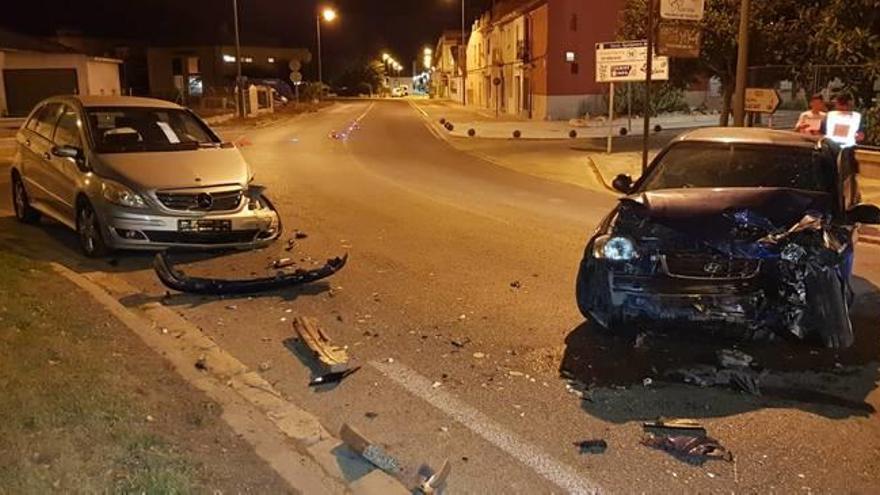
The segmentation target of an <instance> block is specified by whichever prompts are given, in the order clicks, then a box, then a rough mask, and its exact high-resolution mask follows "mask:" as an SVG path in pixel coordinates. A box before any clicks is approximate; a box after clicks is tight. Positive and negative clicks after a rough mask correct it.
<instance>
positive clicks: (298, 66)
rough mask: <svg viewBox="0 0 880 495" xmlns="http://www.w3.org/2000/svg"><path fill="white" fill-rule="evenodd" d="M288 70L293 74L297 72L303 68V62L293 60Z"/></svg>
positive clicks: (288, 65)
mask: <svg viewBox="0 0 880 495" xmlns="http://www.w3.org/2000/svg"><path fill="white" fill-rule="evenodd" d="M287 68H289V69H290V71H291V72H297V71H299V70H300V69H301V68H302V62H300V61H299V60H296V59H293V60H291V61H290V62H289V63H288V64H287Z"/></svg>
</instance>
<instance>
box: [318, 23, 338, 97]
mask: <svg viewBox="0 0 880 495" xmlns="http://www.w3.org/2000/svg"><path fill="white" fill-rule="evenodd" d="M321 18H323V19H324V21H325V22H333V21H334V20H335V19H336V11H335V10H333V9H331V8H330V7H324V9H323V10H321V12H320V13H319V14H318V15H317V16H316V17H315V26H316V27H317V31H318V83H320V84H321V86H322V87H323V84H324V72H323V67H321ZM321 91H322V92H323V90H321Z"/></svg>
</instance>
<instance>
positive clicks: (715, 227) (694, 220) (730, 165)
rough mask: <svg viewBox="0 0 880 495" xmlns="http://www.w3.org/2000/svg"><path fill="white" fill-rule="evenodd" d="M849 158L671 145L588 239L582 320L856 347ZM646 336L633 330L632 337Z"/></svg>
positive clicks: (805, 145) (780, 136)
mask: <svg viewBox="0 0 880 495" xmlns="http://www.w3.org/2000/svg"><path fill="white" fill-rule="evenodd" d="M857 173H858V162H857V161H856V160H855V153H854V150H853V149H852V148H841V147H839V146H838V145H837V144H835V143H833V142H832V141H830V140H827V139H821V138H815V137H808V136H803V135H799V134H796V133H793V132H787V131H774V130H767V129H753V128H708V129H700V130H695V131H692V132H689V133H686V134H684V135H682V136H680V137H678V138H676V139H675V140H674V141H673V142H672V143H670V144H669V145H668V146H667V147H666V148H665V149H664V150H662V151H661V152H660V154H659V155H658V156H657V157H656V158H655V159H654V160H653V162H652V163H651V166H650V167H649V168H648V170H647V171H646V173H645V174H644V175H643V176H642V177H641V178H640V179H639V180H638V181H636V182H635V183H633V181H632V180H631V179H630V178H629V177H628V176H624V175H621V176H618V177H617V179H615V181H614V187H615V188H616V189H618V190H619V191H621V192H623V193H624V194H625V197H623V198H622V199H621V200H620V202H619V203H618V205H617V206H616V207H615V208H614V209H613V211H612V212H611V213H610V214H609V215H608V216H607V217H606V218H605V219H604V220H603V221H602V222H601V224H600V225H599V228H598V229H597V232H596V233H595V234H594V235H593V236H592V238H591V239H590V240H589V242H588V244H587V247H586V250H585V252H584V257H583V260H582V261H581V264H580V271H579V274H578V278H577V287H576V292H577V303H578V307H579V309H580V311H581V312H582V313H583V315H584V316H585V317H587V318H588V319H590V320H592V321H593V322H595V323H598V324H599V325H601V326H603V327H606V328H608V329H611V330H612V331H617V332H627V331H629V332H633V331H634V330H633V329H634V328H636V327H639V328H644V326H647V327H650V326H654V327H659V326H675V327H678V328H681V327H699V328H698V329H699V330H706V329H708V328H710V327H711V328H716V327H724V328H725V329H733V330H734V331H735V332H742V335H745V336H750V337H756V338H757V337H760V336H761V335H770V334H778V335H787V336H794V337H796V338H806V337H808V336H810V335H814V336H817V337H819V338H820V339H821V340H822V341H823V343H824V344H825V345H826V346H828V347H847V346H849V345H851V344H852V343H853V341H854V335H853V331H852V324H851V322H850V317H849V306H850V304H851V302H852V291H851V288H850V277H851V275H852V267H853V257H854V248H855V243H856V240H857V233H856V229H855V226H856V224H858V223H874V224H876V223H880V208H878V207H877V206H875V205H868V204H860V203H859V199H860V195H859V190H858V183H857ZM640 326H641V327H640Z"/></svg>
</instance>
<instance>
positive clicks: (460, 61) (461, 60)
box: [458, 0, 467, 105]
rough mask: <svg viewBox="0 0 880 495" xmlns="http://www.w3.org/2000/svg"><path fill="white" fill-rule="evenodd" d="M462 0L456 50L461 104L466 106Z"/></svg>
mask: <svg viewBox="0 0 880 495" xmlns="http://www.w3.org/2000/svg"><path fill="white" fill-rule="evenodd" d="M464 18H465V14H464V0H461V45H460V46H459V48H458V67H459V70H461V104H462V105H466V104H467V91H466V88H467V68H466V67H465V63H466V62H467V60H466V59H465V57H466V56H467V44H466V43H465V37H464Z"/></svg>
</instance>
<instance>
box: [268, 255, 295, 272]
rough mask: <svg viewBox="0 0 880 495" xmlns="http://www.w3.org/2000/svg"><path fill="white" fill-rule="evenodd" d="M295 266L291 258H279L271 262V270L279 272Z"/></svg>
mask: <svg viewBox="0 0 880 495" xmlns="http://www.w3.org/2000/svg"><path fill="white" fill-rule="evenodd" d="M295 264H296V261H294V260H293V258H280V259H277V260H275V261H273V262H272V268H274V269H276V270H280V269H281V268H288V267H291V266H293V265H295Z"/></svg>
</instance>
